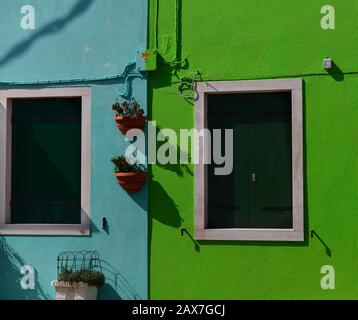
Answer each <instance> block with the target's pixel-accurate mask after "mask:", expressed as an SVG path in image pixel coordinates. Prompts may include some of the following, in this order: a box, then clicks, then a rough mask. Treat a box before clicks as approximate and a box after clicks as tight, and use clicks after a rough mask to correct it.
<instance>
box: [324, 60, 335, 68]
mask: <svg viewBox="0 0 358 320" xmlns="http://www.w3.org/2000/svg"><path fill="white" fill-rule="evenodd" d="M332 66H333V62H332V59H331V58H326V59H323V68H325V69H326V70H331V69H332Z"/></svg>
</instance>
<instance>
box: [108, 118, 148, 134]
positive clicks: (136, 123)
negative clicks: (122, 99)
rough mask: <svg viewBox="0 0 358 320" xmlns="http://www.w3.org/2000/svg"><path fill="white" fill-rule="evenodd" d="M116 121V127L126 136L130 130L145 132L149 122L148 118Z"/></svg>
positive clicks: (118, 119) (116, 119)
mask: <svg viewBox="0 0 358 320" xmlns="http://www.w3.org/2000/svg"><path fill="white" fill-rule="evenodd" d="M114 120H115V121H116V126H117V128H118V129H119V130H121V132H122V133H123V134H126V133H127V131H128V130H130V129H140V130H143V129H144V126H145V123H146V121H147V118H146V117H143V118H138V119H133V118H128V117H114Z"/></svg>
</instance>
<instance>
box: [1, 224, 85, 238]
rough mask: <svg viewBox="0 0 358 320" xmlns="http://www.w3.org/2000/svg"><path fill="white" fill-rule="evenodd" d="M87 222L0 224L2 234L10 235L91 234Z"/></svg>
mask: <svg viewBox="0 0 358 320" xmlns="http://www.w3.org/2000/svg"><path fill="white" fill-rule="evenodd" d="M90 234H91V232H90V225H87V224H0V235H10V236H89V235H90Z"/></svg>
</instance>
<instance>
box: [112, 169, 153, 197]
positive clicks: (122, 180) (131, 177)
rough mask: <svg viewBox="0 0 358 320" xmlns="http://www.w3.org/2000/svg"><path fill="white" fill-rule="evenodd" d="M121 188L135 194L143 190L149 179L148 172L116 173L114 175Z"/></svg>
mask: <svg viewBox="0 0 358 320" xmlns="http://www.w3.org/2000/svg"><path fill="white" fill-rule="evenodd" d="M114 175H115V176H116V178H117V180H118V183H119V184H120V185H121V187H122V188H123V189H124V190H125V191H127V192H129V193H135V192H138V191H139V190H140V189H142V188H143V186H144V183H145V180H146V179H147V175H148V173H147V172H116V173H115V174H114Z"/></svg>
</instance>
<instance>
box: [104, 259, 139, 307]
mask: <svg viewBox="0 0 358 320" xmlns="http://www.w3.org/2000/svg"><path fill="white" fill-rule="evenodd" d="M101 268H102V272H103V273H104V274H105V275H106V283H105V284H104V286H103V287H102V288H101V289H100V290H98V300H142V298H141V297H140V296H139V295H138V294H137V293H136V291H135V290H134V289H133V288H132V287H131V285H130V284H129V283H128V281H127V280H126V279H125V278H124V277H123V276H122V274H121V273H120V272H119V271H118V269H116V268H115V267H114V266H112V265H111V264H109V263H108V262H106V261H104V260H102V259H101Z"/></svg>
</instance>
